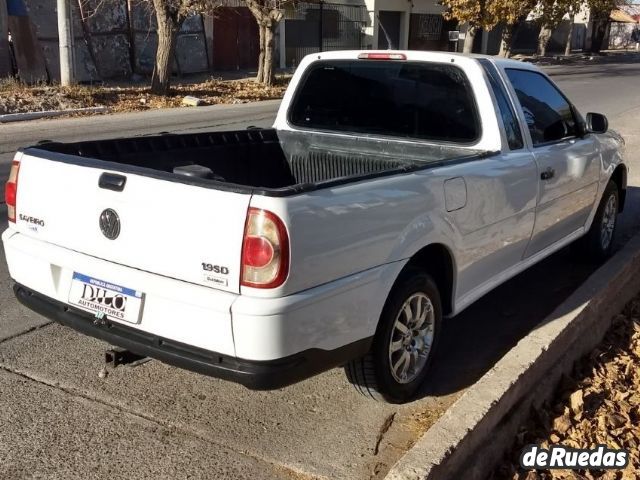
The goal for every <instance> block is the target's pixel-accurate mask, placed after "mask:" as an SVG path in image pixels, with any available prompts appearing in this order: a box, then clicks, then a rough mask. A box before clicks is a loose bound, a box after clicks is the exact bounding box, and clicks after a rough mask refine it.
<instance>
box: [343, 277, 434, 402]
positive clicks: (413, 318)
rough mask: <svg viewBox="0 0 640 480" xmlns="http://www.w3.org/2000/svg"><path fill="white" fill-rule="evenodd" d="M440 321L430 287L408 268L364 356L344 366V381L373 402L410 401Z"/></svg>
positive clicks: (429, 282)
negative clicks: (345, 377) (348, 382)
mask: <svg viewBox="0 0 640 480" xmlns="http://www.w3.org/2000/svg"><path fill="white" fill-rule="evenodd" d="M441 320H442V307H441V302H440V293H439V292H438V288H437V286H436V284H435V282H434V281H433V279H432V278H431V277H430V276H429V275H427V274H426V273H424V272H422V271H420V270H417V269H408V270H407V271H406V272H405V273H404V274H403V275H402V276H401V277H400V279H399V280H398V281H397V283H396V285H395V286H394V288H393V290H392V291H391V293H390V295H389V298H388V299H387V302H386V304H385V306H384V309H383V311H382V315H381V316H380V322H379V324H378V330H377V332H376V335H375V337H374V340H373V345H372V347H371V350H370V352H369V353H368V354H367V355H365V356H364V357H362V358H359V359H357V360H354V361H351V362H350V363H349V364H348V365H347V366H346V367H345V372H346V375H347V378H348V380H349V381H350V382H351V383H352V384H353V385H354V386H355V388H356V389H357V390H358V391H359V392H360V393H362V394H363V395H365V396H368V397H371V398H373V399H375V400H382V401H387V402H391V403H402V402H406V401H408V400H410V399H411V398H412V397H413V396H414V395H415V393H416V392H417V390H418V388H419V387H420V385H421V384H422V383H423V381H424V379H425V377H426V375H427V371H428V368H429V365H430V364H431V360H432V358H433V353H434V351H435V347H436V343H437V339H438V336H439V334H440V324H441Z"/></svg>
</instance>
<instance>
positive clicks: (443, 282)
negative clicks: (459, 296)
mask: <svg viewBox="0 0 640 480" xmlns="http://www.w3.org/2000/svg"><path fill="white" fill-rule="evenodd" d="M408 268H419V269H421V270H424V271H425V272H427V273H428V274H429V275H431V276H432V277H433V280H434V281H435V282H436V285H437V287H438V290H439V291H440V297H441V298H440V300H441V301H442V313H443V315H449V314H450V313H451V312H453V294H454V286H455V280H456V275H455V271H456V270H455V259H454V257H453V254H452V253H451V251H450V250H449V248H448V247H447V246H446V245H444V244H442V243H432V244H429V245H427V246H425V247H423V248H421V249H420V250H418V251H417V252H416V253H415V254H414V255H413V256H412V257H411V258H410V259H409V261H408V262H407V264H406V265H405V267H404V268H403V270H402V272H401V273H400V275H402V273H403V272H405V271H406V270H407V269H408Z"/></svg>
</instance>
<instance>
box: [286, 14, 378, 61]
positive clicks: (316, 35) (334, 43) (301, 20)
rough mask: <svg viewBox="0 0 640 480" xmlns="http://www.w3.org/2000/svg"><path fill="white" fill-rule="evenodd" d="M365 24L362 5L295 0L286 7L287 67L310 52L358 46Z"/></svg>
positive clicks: (356, 48)
mask: <svg viewBox="0 0 640 480" xmlns="http://www.w3.org/2000/svg"><path fill="white" fill-rule="evenodd" d="M366 24H367V9H366V7H364V6H352V5H340V4H336V3H325V2H318V3H309V2H298V3H296V4H295V5H294V6H292V7H290V8H288V9H286V10H285V24H284V26H285V59H286V65H287V67H295V66H297V65H298V63H300V60H302V57H304V56H305V55H308V54H310V53H317V52H322V51H328V50H350V49H354V50H358V49H361V48H362V40H363V36H364V29H365V27H366Z"/></svg>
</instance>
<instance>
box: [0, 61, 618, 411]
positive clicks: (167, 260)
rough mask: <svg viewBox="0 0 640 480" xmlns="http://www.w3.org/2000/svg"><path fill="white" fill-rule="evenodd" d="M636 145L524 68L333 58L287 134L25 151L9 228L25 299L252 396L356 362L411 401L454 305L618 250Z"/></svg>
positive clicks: (303, 83) (376, 387)
mask: <svg viewBox="0 0 640 480" xmlns="http://www.w3.org/2000/svg"><path fill="white" fill-rule="evenodd" d="M623 144H624V142H623V141H622V139H621V137H619V136H618V135H617V134H615V133H614V132H607V120H606V118H605V117H604V116H603V115H600V114H597V113H589V114H587V115H586V120H583V118H582V117H581V116H580V114H579V113H578V111H577V110H576V108H575V107H574V106H573V105H572V104H571V102H570V101H569V100H568V99H567V98H566V96H565V95H563V93H562V92H561V91H560V90H559V89H558V88H557V87H556V85H554V83H553V82H552V81H551V80H550V79H549V78H548V77H547V76H546V75H545V74H544V73H542V72H541V71H540V70H538V69H537V68H536V67H535V66H532V65H530V64H526V63H520V62H516V61H512V60H504V59H494V58H484V57H469V56H463V55H455V54H450V53H443V52H438V53H436V52H418V51H385V52H373V51H364V52H363V51H353V52H330V53H319V54H314V55H310V56H308V57H306V58H305V59H304V61H303V62H302V63H301V64H300V67H299V68H298V70H297V72H296V73H295V75H294V77H293V79H292V81H291V85H290V86H289V88H288V90H287V92H286V94H285V96H284V100H283V101H282V104H281V107H280V110H279V112H278V116H277V119H276V121H275V124H274V126H273V128H272V129H248V130H242V131H223V132H209V133H195V134H183V135H160V136H151V137H135V138H123V139H116V140H105V141H85V142H79V143H66V144H65V143H46V144H41V145H38V146H35V147H30V148H26V149H24V150H21V151H19V152H18V153H17V155H16V157H15V160H14V162H13V167H12V169H11V174H10V178H9V182H8V184H7V187H6V203H7V206H8V211H9V229H8V230H7V231H6V232H4V234H3V236H2V239H3V242H4V248H5V250H6V258H7V261H8V264H9V272H10V274H11V277H12V278H13V280H14V281H15V287H14V289H15V294H16V296H17V298H18V299H19V300H20V301H21V302H22V303H24V304H25V305H27V306H28V307H30V308H31V309H33V310H35V311H36V312H39V313H40V314H42V315H45V316H47V317H49V318H51V319H53V320H55V321H57V322H59V323H62V324H64V325H68V326H70V327H72V328H74V329H76V330H78V331H80V332H82V333H85V334H87V335H91V336H94V337H97V338H100V339H103V340H105V341H107V342H109V343H111V344H113V345H118V346H121V347H124V348H126V349H129V350H130V351H132V352H136V353H138V354H140V355H145V356H149V357H154V358H157V359H160V360H162V361H164V362H167V363H169V364H173V365H177V366H180V367H183V368H186V369H190V370H194V371H196V372H200V373H204V374H208V375H213V376H216V377H220V378H223V379H227V380H232V381H235V382H239V383H241V384H243V385H245V386H247V387H249V388H252V389H275V388H280V387H283V386H285V385H288V384H291V383H294V382H297V381H300V380H302V379H305V378H307V377H309V376H311V375H314V374H317V373H319V372H322V371H324V370H327V369H330V368H332V367H336V366H341V365H345V369H346V374H347V377H348V379H349V380H350V381H351V382H352V383H353V384H355V386H356V387H357V389H358V390H359V391H360V392H361V393H363V394H365V395H367V396H370V397H372V398H375V399H384V400H387V401H390V402H404V401H407V400H409V399H411V398H412V397H413V396H414V395H415V393H416V391H417V389H418V388H419V387H420V384H421V383H422V382H423V380H424V379H425V378H426V376H427V374H428V366H429V364H430V362H431V361H432V358H433V352H434V348H435V346H436V344H437V342H438V337H439V336H440V334H441V321H442V318H443V317H450V316H453V315H456V314H457V313H459V312H460V311H462V310H464V309H465V308H466V307H468V306H469V305H470V304H471V303H473V302H474V301H475V300H477V299H479V298H480V297H482V296H483V295H484V294H485V293H487V292H488V291H490V290H491V289H493V288H494V287H496V286H498V285H500V284H501V283H503V282H504V281H506V280H507V279H509V278H511V277H513V276H514V275H516V274H517V273H519V272H522V271H523V270H525V269H526V268H528V267H529V266H531V265H533V264H534V263H536V262H538V261H540V260H542V259H543V258H545V257H547V256H549V255H550V254H552V253H553V252H555V251H557V250H558V249H560V248H561V247H563V246H565V245H567V244H569V243H570V242H573V241H574V240H578V239H581V242H582V244H583V247H584V252H585V255H587V256H588V257H589V258H594V259H604V258H605V257H607V256H608V255H609V254H610V252H611V248H612V239H613V236H614V232H615V227H616V218H617V214H618V212H620V211H622V208H623V206H624V202H625V196H626V178H627V169H626V167H625V165H624V163H623V159H622V156H621V151H622V146H623ZM531 294H532V295H535V292H531ZM478 348H482V346H481V345H480V346H479V347H478Z"/></svg>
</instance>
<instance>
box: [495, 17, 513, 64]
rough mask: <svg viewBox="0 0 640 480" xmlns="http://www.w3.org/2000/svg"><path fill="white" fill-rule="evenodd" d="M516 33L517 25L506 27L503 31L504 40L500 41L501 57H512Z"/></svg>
mask: <svg viewBox="0 0 640 480" xmlns="http://www.w3.org/2000/svg"><path fill="white" fill-rule="evenodd" d="M515 33H516V24H513V25H505V26H504V28H503V29H502V39H501V41H500V53H499V55H500V56H501V57H504V58H509V57H510V56H511V48H512V47H513V40H514V38H515Z"/></svg>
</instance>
